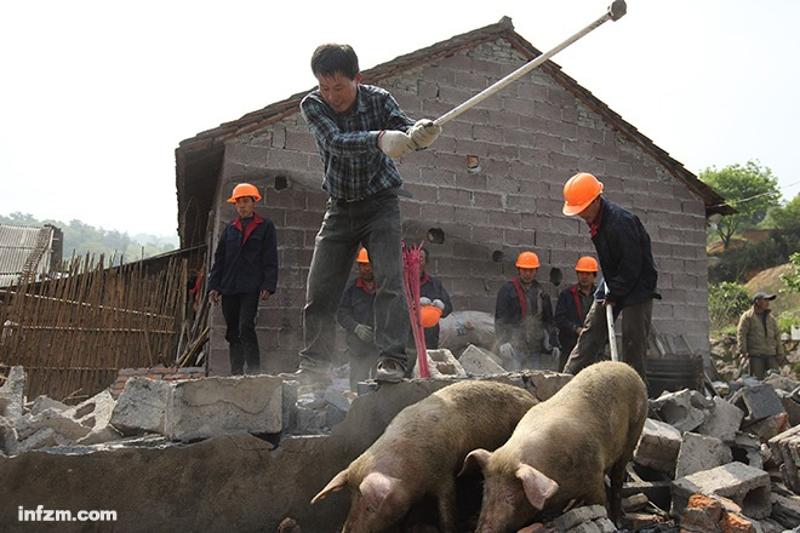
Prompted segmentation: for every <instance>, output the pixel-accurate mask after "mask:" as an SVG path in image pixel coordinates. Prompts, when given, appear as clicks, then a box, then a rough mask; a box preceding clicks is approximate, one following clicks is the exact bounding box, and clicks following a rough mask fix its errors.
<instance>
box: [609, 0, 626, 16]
mask: <svg viewBox="0 0 800 533" xmlns="http://www.w3.org/2000/svg"><path fill="white" fill-rule="evenodd" d="M627 12H628V6H626V5H625V0H614V3H613V4H611V5H610V6H608V16H609V18H611V20H619V19H621V18H622V17H623V16H625V13H627Z"/></svg>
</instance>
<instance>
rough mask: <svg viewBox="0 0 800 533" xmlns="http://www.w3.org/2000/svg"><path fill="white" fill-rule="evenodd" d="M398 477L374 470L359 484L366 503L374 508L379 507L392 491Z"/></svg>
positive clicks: (359, 489)
mask: <svg viewBox="0 0 800 533" xmlns="http://www.w3.org/2000/svg"><path fill="white" fill-rule="evenodd" d="M396 483H397V478H394V477H390V476H387V475H386V474H383V473H381V472H372V473H370V474H368V475H367V477H365V478H364V480H363V481H362V482H361V484H360V485H359V486H358V491H359V492H360V493H361V497H362V498H364V501H365V503H366V504H367V505H368V506H369V507H372V508H373V509H379V508H380V506H381V504H382V503H383V502H384V500H386V497H387V496H389V494H390V493H391V492H392V490H393V489H394V487H395V484H396Z"/></svg>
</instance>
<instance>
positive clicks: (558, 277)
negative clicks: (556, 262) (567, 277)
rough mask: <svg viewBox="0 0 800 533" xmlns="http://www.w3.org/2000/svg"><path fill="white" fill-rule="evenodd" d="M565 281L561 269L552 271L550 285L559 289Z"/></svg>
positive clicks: (554, 268)
mask: <svg viewBox="0 0 800 533" xmlns="http://www.w3.org/2000/svg"><path fill="white" fill-rule="evenodd" d="M562 281H564V273H563V272H561V269H560V268H556V267H553V268H551V269H550V283H552V284H553V285H555V286H556V287H558V286H559V285H561V282H562Z"/></svg>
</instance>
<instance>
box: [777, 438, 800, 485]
mask: <svg viewBox="0 0 800 533" xmlns="http://www.w3.org/2000/svg"><path fill="white" fill-rule="evenodd" d="M769 449H770V451H771V452H772V459H773V460H774V461H775V462H776V463H777V464H778V465H779V467H780V471H781V474H782V475H783V481H784V482H785V483H786V486H787V487H789V488H790V489H791V490H792V491H794V493H795V494H800V426H796V427H793V428H790V429H787V430H786V431H784V432H783V433H781V434H779V435H776V436H774V437H773V438H771V439H770V440H769Z"/></svg>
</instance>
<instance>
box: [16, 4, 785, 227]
mask: <svg viewBox="0 0 800 533" xmlns="http://www.w3.org/2000/svg"><path fill="white" fill-rule="evenodd" d="M610 1H611V0H548V1H542V0H524V1H523V0H520V1H507V0H493V1H491V2H469V1H459V2H452V1H449V0H441V1H437V2H431V1H430V0H427V1H417V0H390V1H371V2H366V1H361V2H348V1H343V0H340V1H338V2H331V1H328V2H316V1H314V0H307V1H303V2H267V1H261V2H243V1H237V0H227V1H226V2H224V3H223V2H208V1H203V0H197V1H191V2H189V1H183V0H175V1H163V0H162V1H159V2H150V1H148V0H143V1H139V2H125V3H123V2H108V1H102V2H101V1H83V0H75V1H74V2H63V1H30V2H6V3H4V4H3V7H1V8H0V73H1V74H0V124H2V126H1V127H0V214H4V215H7V214H9V213H11V212H14V211H20V212H23V213H31V214H33V215H34V216H35V217H37V218H40V219H46V218H47V219H56V220H63V221H65V222H66V221H69V220H72V219H79V220H82V221H83V222H85V223H88V224H91V225H95V226H100V227H103V228H105V229H116V230H120V231H127V232H128V233H130V234H131V235H133V234H137V233H150V234H155V235H162V236H172V235H174V234H175V232H176V228H177V205H176V192H175V159H174V150H175V148H176V147H177V145H178V143H179V142H180V141H181V140H183V139H186V138H190V137H193V136H194V135H195V134H196V133H198V132H201V131H204V130H207V129H210V128H213V127H215V126H217V125H219V124H220V123H222V122H226V121H230V120H234V119H237V118H239V117H240V116H242V115H243V114H245V113H247V112H250V111H253V110H256V109H259V108H262V107H264V106H266V105H268V104H270V103H272V102H275V101H277V100H281V99H283V98H285V97H287V96H289V95H291V94H294V93H296V92H298V91H302V90H305V89H309V88H311V87H313V86H314V84H315V80H314V78H313V76H312V74H311V72H310V68H309V59H310V57H311V53H312V52H313V50H314V48H315V47H316V46H317V45H318V44H320V43H322V42H346V43H349V44H351V45H352V46H353V47H354V48H355V50H356V52H357V53H358V55H359V59H360V62H361V67H362V68H363V69H367V68H370V67H372V66H374V65H376V64H379V63H383V62H385V61H388V60H390V59H393V58H394V57H397V56H398V55H402V54H405V53H408V52H412V51H414V50H417V49H419V48H422V47H425V46H428V45H430V44H433V43H434V42H438V41H440V40H444V39H447V38H449V37H451V36H453V35H457V34H459V33H464V32H467V31H470V30H473V29H475V28H479V27H482V26H485V25H488V24H492V23H495V22H497V21H498V20H500V18H501V17H502V16H504V15H507V16H510V17H511V18H512V19H513V22H514V26H515V29H516V31H517V32H518V33H520V34H521V35H522V36H523V37H525V38H526V39H527V40H528V41H530V42H531V43H532V44H533V45H534V46H536V47H537V48H539V49H540V50H547V49H549V48H551V47H553V46H554V45H556V44H557V43H559V42H560V41H562V40H564V39H566V38H567V37H568V36H570V35H571V34H573V33H575V32H576V31H578V30H579V29H581V28H582V27H584V26H585V25H587V24H588V23H589V22H591V21H593V20H595V19H596V18H598V17H599V16H601V15H602V14H603V13H604V12H605V9H606V7H607V6H608V4H609V3H610ZM798 20H800V2H797V1H793V0H770V1H762V2H756V1H750V2H746V1H743V0H725V1H722V0H694V1H689V0H629V1H628V14H627V15H626V16H625V17H623V18H622V19H620V20H619V21H618V22H613V23H612V22H607V23H606V24H604V25H603V26H602V27H601V28H599V29H597V30H596V31H594V32H593V33H591V34H590V35H588V36H587V37H585V38H584V39H582V40H581V41H578V42H577V43H575V44H574V45H572V47H570V48H568V49H567V50H565V51H563V52H561V53H560V54H558V55H557V56H556V57H555V58H554V61H555V62H556V63H558V64H559V65H561V67H562V68H563V69H564V71H565V72H566V73H567V74H569V75H570V76H572V77H573V78H575V79H576V80H577V81H578V82H579V83H580V84H581V85H583V86H584V87H586V88H587V89H589V90H590V91H592V92H593V93H594V94H595V95H597V96H598V97H599V98H600V99H601V100H603V101H604V102H605V103H606V104H608V105H609V106H610V107H611V108H612V109H613V110H615V111H616V112H617V113H619V114H620V115H622V117H623V118H624V119H626V120H627V121H628V122H630V123H632V124H633V125H634V126H636V127H637V128H638V129H639V130H640V131H641V132H642V133H644V134H645V135H647V136H648V137H650V138H651V139H652V140H653V141H654V142H655V143H656V144H658V145H659V146H660V147H661V148H663V149H664V150H666V151H668V152H669V153H670V154H671V155H672V156H673V157H674V158H676V159H677V160H679V161H681V162H682V163H684V164H685V165H686V167H687V168H688V169H689V170H691V171H693V172H695V173H697V172H699V171H701V170H703V169H704V168H706V167H709V166H717V167H722V166H725V165H728V164H732V163H744V162H746V161H747V160H749V159H758V160H760V162H761V163H762V164H763V165H766V166H768V167H770V168H771V169H772V170H773V172H774V174H775V175H776V176H777V177H778V179H779V185H780V186H781V189H782V191H783V194H784V198H785V199H790V198H792V197H794V196H795V195H797V194H798V193H800V158H798V156H797V151H798V146H797V144H798V140H800V135H798V133H797V131H798V124H800V104H798V98H797V97H796V95H797V93H798V90H800V89H798V88H800V59H798V55H800V32H798V31H797V27H796V24H797V21H798ZM431 118H435V117H431Z"/></svg>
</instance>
